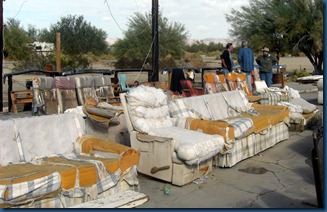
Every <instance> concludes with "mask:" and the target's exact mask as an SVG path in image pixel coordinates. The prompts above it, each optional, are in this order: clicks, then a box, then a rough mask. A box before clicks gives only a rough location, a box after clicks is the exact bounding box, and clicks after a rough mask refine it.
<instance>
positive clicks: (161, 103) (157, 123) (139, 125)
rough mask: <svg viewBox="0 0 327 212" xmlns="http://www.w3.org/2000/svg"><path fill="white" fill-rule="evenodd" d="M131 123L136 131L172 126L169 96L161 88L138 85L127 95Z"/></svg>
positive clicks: (146, 131) (147, 131) (145, 131)
mask: <svg viewBox="0 0 327 212" xmlns="http://www.w3.org/2000/svg"><path fill="white" fill-rule="evenodd" d="M126 97H127V100H128V110H129V116H130V119H131V123H132V125H133V127H134V129H135V130H136V131H139V132H144V133H149V130H150V129H151V128H162V127H171V126H172V125H173V123H172V121H171V120H170V116H169V110H168V104H167V96H166V94H164V92H163V91H162V90H161V89H156V88H153V87H146V86H143V85H141V86H138V87H136V88H134V89H132V90H131V91H129V92H128V94H127V95H126Z"/></svg>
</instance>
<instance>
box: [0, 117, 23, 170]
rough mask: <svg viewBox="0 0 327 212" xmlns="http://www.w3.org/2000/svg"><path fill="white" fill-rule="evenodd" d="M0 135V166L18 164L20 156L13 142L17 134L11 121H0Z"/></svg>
mask: <svg viewBox="0 0 327 212" xmlns="http://www.w3.org/2000/svg"><path fill="white" fill-rule="evenodd" d="M0 135H1V136H0V165H3V166H4V165H7V164H8V163H18V162H19V161H20V156H19V151H18V147H17V144H16V142H15V138H16V137H17V134H16V132H15V128H14V122H13V121H12V120H0ZM4 135H5V136H4Z"/></svg>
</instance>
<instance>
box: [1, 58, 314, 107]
mask: <svg viewBox="0 0 327 212" xmlns="http://www.w3.org/2000/svg"><path fill="white" fill-rule="evenodd" d="M204 60H205V61H207V62H208V64H209V65H210V66H214V67H217V66H219V61H217V60H214V58H209V57H205V58H204ZM280 64H281V65H286V71H287V73H292V72H293V71H294V70H295V69H298V70H300V69H304V68H305V69H306V70H307V71H308V73H311V72H312V71H313V67H312V65H311V63H310V61H309V60H308V59H307V58H306V57H281V58H280ZM13 67H14V66H13V62H11V61H5V62H4V64H3V72H4V73H3V74H6V73H11V72H12V69H13ZM92 68H93V69H113V67H112V66H111V62H110V61H98V62H94V63H93V64H92ZM126 75H127V83H133V82H134V81H135V80H137V81H139V82H140V83H142V82H146V81H147V73H146V72H135V73H126ZM34 76H35V75H19V76H13V90H25V89H26V81H28V80H32V79H33V77H34ZM3 78H4V77H3ZM167 80H168V75H167V74H159V81H167ZM195 80H196V81H197V82H200V81H201V74H196V78H195ZM3 82H4V83H3V84H2V86H3V106H4V107H7V105H8V79H5V80H3Z"/></svg>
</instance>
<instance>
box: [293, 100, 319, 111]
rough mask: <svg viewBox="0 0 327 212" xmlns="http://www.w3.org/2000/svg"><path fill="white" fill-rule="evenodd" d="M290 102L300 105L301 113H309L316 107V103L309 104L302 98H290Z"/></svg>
mask: <svg viewBox="0 0 327 212" xmlns="http://www.w3.org/2000/svg"><path fill="white" fill-rule="evenodd" d="M290 103H292V104H294V105H299V106H301V107H302V109H303V113H311V112H313V111H315V110H316V109H317V107H316V105H314V104H311V103H309V102H307V101H306V100H304V99H302V98H295V99H291V101H290Z"/></svg>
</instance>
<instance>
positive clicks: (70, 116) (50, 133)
mask: <svg viewBox="0 0 327 212" xmlns="http://www.w3.org/2000/svg"><path fill="white" fill-rule="evenodd" d="M14 124H15V126H16V128H17V131H18V133H19V137H20V139H21V144H22V149H23V153H24V157H25V161H26V162H30V161H31V160H32V159H34V158H38V157H44V156H51V155H58V154H63V155H64V154H71V153H74V151H75V148H74V142H75V141H76V139H77V137H78V136H81V135H85V134H86V127H85V121H84V119H83V117H81V116H79V115H78V114H74V113H65V114H59V115H47V116H34V117H27V118H20V119H15V120H14Z"/></svg>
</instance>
